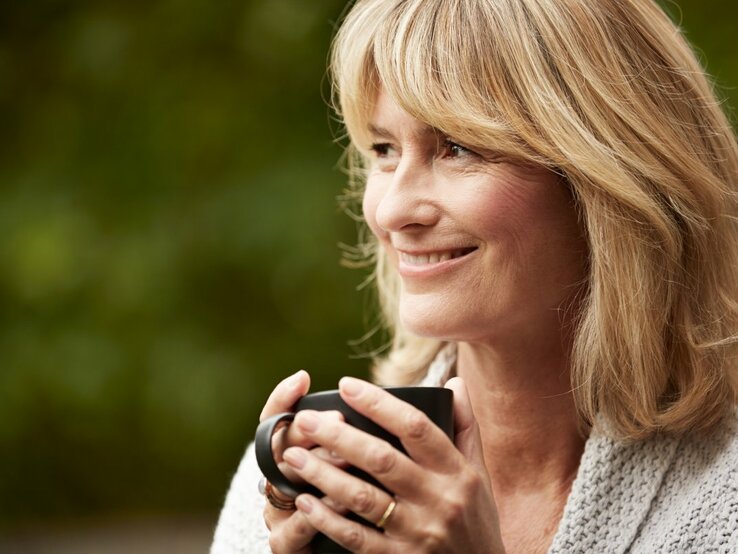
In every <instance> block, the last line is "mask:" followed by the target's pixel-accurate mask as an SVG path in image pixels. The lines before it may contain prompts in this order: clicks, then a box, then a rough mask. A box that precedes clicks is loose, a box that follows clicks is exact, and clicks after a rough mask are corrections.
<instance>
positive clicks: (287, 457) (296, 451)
mask: <svg viewBox="0 0 738 554" xmlns="http://www.w3.org/2000/svg"><path fill="white" fill-rule="evenodd" d="M282 458H284V461H285V462H287V463H288V464H290V465H291V466H292V467H294V468H295V469H302V468H303V467H305V462H306V461H307V456H306V455H305V451H304V450H302V449H301V448H288V449H287V450H285V451H284V453H283V454H282Z"/></svg>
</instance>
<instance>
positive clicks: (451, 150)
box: [442, 139, 476, 158]
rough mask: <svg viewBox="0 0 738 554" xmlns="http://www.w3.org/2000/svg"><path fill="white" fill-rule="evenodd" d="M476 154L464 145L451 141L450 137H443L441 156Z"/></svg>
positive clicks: (451, 156) (458, 156)
mask: <svg viewBox="0 0 738 554" xmlns="http://www.w3.org/2000/svg"><path fill="white" fill-rule="evenodd" d="M469 155H471V156H476V153H475V152H472V151H471V150H469V149H468V148H466V147H465V146H461V145H460V144H458V143H456V142H454V141H452V140H451V139H444V141H443V151H442V156H443V157H444V158H460V157H462V156H469Z"/></svg>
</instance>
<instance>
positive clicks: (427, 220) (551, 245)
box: [363, 92, 586, 342]
mask: <svg viewBox="0 0 738 554" xmlns="http://www.w3.org/2000/svg"><path fill="white" fill-rule="evenodd" d="M370 133H371V136H372V145H371V155H372V156H373V158H374V161H373V164H372V167H371V169H370V172H369V177H368V180H367V186H366V193H365V195H364V202H363V208H364V216H365V218H366V220H367V222H368V224H369V227H370V228H371V230H372V231H373V233H374V234H375V235H376V236H377V237H378V239H379V240H380V242H381V244H382V245H383V247H384V249H385V250H386V252H387V254H388V255H389V260H390V263H391V264H392V265H393V267H394V268H396V270H397V271H398V273H399V276H400V280H401V293H400V317H401V320H402V322H403V324H404V325H405V327H406V328H408V330H410V331H411V332H413V333H415V334H418V335H421V336H429V337H436V338H439V339H445V340H457V341H469V342H478V341H485V342H486V341H495V340H499V339H501V338H504V337H505V336H507V335H509V334H512V337H520V333H521V332H522V333H525V332H526V330H528V331H534V330H535V329H536V328H537V327H539V326H541V325H546V324H550V323H552V322H553V323H555V324H556V325H560V324H561V314H560V313H559V312H560V308H565V307H566V305H567V301H568V300H570V299H571V298H572V297H573V295H574V294H575V293H576V290H577V288H578V285H579V284H580V283H582V281H583V280H584V276H585V266H586V262H585V259H586V244H585V241H584V239H583V237H582V233H581V229H580V227H579V224H578V220H577V215H576V212H575V208H574V205H573V200H572V198H571V195H570V193H569V191H568V190H567V189H566V187H565V186H564V185H563V184H562V183H561V182H560V178H559V177H558V176H557V175H555V174H554V173H551V172H550V171H548V170H546V169H543V168H533V167H522V166H520V165H515V164H512V163H509V162H505V161H504V160H502V159H500V158H497V159H496V158H495V153H494V152H478V151H472V150H470V149H466V148H464V146H463V145H460V144H458V143H456V142H454V139H453V137H447V136H444V135H443V134H441V133H440V132H438V131H437V130H436V129H433V128H431V127H429V126H428V125H426V124H424V123H422V122H420V121H418V120H417V119H414V118H413V117H412V116H410V115H409V114H407V113H406V112H405V111H403V110H402V108H400V107H399V106H398V105H397V104H396V103H395V102H394V100H393V99H392V98H391V97H389V96H388V95H387V94H385V93H384V92H382V93H380V95H379V97H378V99H377V103H376V106H375V109H374V113H373V116H372V119H371V122H370Z"/></svg>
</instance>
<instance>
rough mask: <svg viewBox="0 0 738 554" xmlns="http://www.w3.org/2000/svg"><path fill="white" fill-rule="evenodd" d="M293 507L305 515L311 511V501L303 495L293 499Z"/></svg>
mask: <svg viewBox="0 0 738 554" xmlns="http://www.w3.org/2000/svg"><path fill="white" fill-rule="evenodd" d="M295 506H297V509H298V510H300V511H301V512H305V513H306V514H309V513H310V512H312V511H313V501H312V500H310V497H309V496H305V495H304V494H301V495H300V496H298V497H297V498H296V499H295Z"/></svg>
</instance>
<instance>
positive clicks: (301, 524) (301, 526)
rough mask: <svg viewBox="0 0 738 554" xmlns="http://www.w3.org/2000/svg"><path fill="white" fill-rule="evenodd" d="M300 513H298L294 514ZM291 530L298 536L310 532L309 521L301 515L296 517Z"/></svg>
mask: <svg viewBox="0 0 738 554" xmlns="http://www.w3.org/2000/svg"><path fill="white" fill-rule="evenodd" d="M295 515H300V514H295ZM292 529H293V531H294V533H295V534H296V535H297V536H299V537H305V536H307V535H309V534H310V531H311V529H312V527H311V525H310V522H309V521H308V520H307V519H305V517H304V516H302V517H296V518H295V522H294V524H293V528H292Z"/></svg>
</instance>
